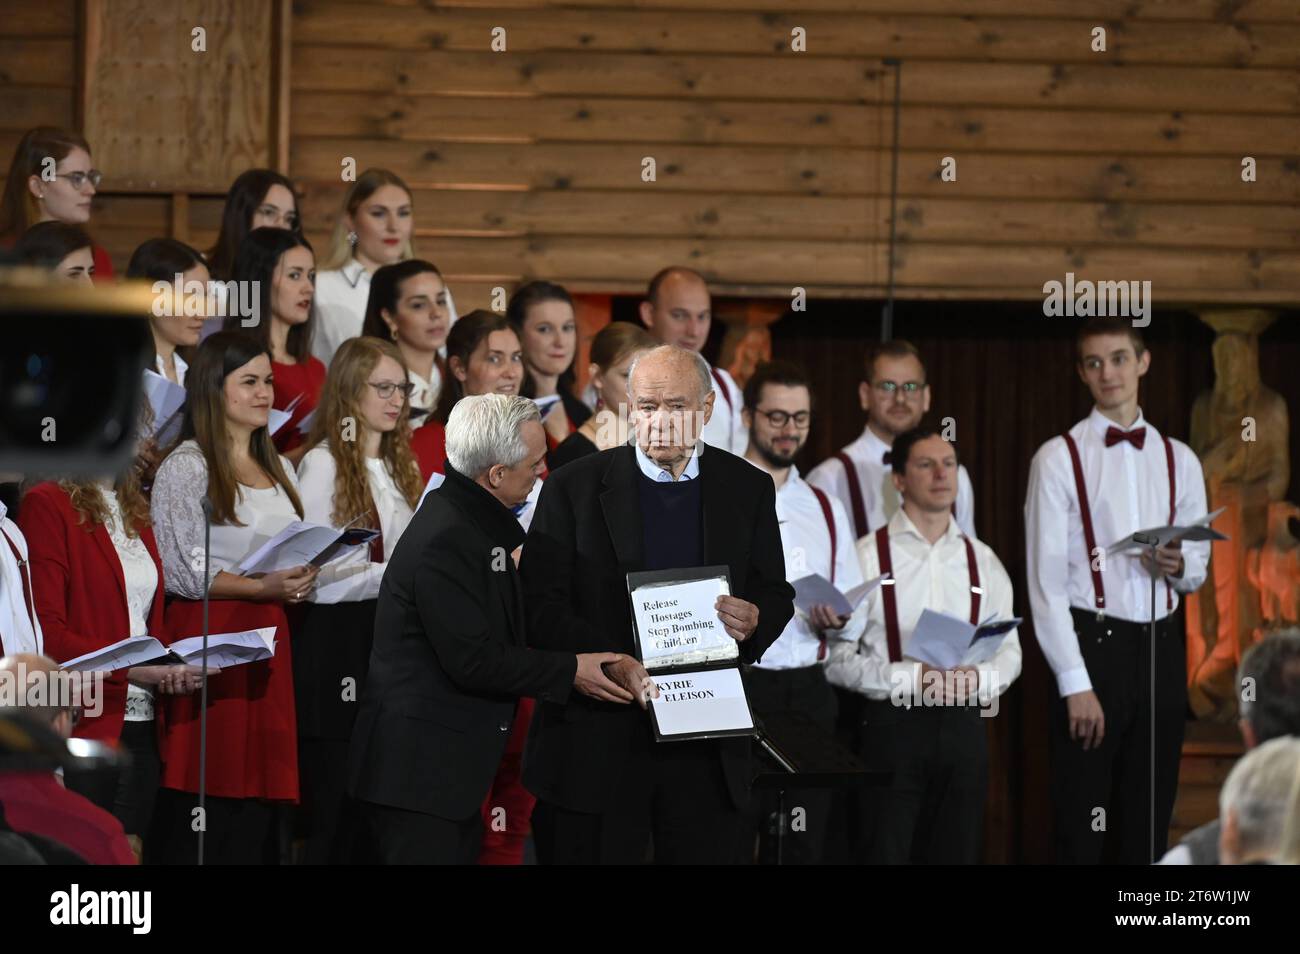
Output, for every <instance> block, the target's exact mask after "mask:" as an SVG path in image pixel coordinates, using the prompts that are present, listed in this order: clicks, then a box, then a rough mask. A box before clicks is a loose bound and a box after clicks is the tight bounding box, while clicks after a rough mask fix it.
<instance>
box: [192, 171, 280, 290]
mask: <svg viewBox="0 0 1300 954" xmlns="http://www.w3.org/2000/svg"><path fill="white" fill-rule="evenodd" d="M263 228H266V229H286V230H288V231H290V232H299V233H301V232H302V224H301V222H300V221H299V218H298V195H297V193H296V192H295V191H294V188H293V183H292V182H290V181H289V179H288V178H287V177H285V176H282V175H281V174H280V173H278V172H276V171H274V170H273V169H249V170H248V171H247V172H242V173H240V175H239V176H238V178H236V179H235V181H234V182H232V183H231V185H230V191H229V192H227V193H226V205H225V208H224V209H223V210H222V213H221V231H220V232H218V233H217V244H216V245H214V246H213V247H212V250H211V251H210V252H208V262H209V267H210V268H211V270H212V275H213V277H214V278H216V279H218V280H219V281H227V280H228V279H229V278H230V273H231V272H232V271H233V270H234V267H235V255H236V253H237V252H238V251H239V246H240V245H241V244H242V243H243V241H244V239H245V238H247V237H248V233H249V232H251V231H253V230H254V229H263Z"/></svg>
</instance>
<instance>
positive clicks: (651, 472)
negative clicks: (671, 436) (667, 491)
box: [632, 443, 704, 484]
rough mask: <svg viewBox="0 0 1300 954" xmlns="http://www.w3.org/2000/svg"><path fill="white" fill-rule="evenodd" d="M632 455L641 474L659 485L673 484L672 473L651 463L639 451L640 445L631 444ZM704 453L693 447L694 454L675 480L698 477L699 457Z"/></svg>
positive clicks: (699, 447)
mask: <svg viewBox="0 0 1300 954" xmlns="http://www.w3.org/2000/svg"><path fill="white" fill-rule="evenodd" d="M632 447H633V448H634V453H635V454H636V465H637V466H638V467H640V468H641V473H643V474H645V475H646V476H647V477H649V478H650V479H651V480H653V481H655V482H656V483H660V484H667V483H675V482H676V481H675V480H674V478H673V474H672V471H670V470H668V469H667V468H665V467H660V466H659V465H658V464H656V463H655V462H654V461H652V460H651V459H650V457H649V455H647V454H646V452H645V451H643V450H642V449H641V445H640V444H635V443H634V444H633V445H632ZM703 453H704V448H703V447H701V446H699V445H698V444H696V445H695V453H694V454H692V455H691V456H690V457H689V458H688V459H687V461H686V469H685V470H683V471H682V475H681V476H680V477H678V478H676V480H694V479H695V478H697V477H699V476H700V455H701V454H703Z"/></svg>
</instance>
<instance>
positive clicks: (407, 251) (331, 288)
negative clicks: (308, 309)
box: [312, 169, 456, 365]
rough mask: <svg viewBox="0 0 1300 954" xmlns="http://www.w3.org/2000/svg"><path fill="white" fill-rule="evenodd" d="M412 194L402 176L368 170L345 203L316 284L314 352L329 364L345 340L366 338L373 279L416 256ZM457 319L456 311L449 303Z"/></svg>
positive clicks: (454, 317)
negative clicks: (387, 267) (381, 270)
mask: <svg viewBox="0 0 1300 954" xmlns="http://www.w3.org/2000/svg"><path fill="white" fill-rule="evenodd" d="M414 233H415V208H414V202H413V200H412V196H411V190H410V188H408V187H407V185H406V183H405V182H403V181H402V178H401V177H400V176H398V175H397V174H396V173H393V172H389V171H388V170H387V169H367V170H366V171H365V172H363V173H361V175H360V176H358V177H357V181H356V182H354V183H353V184H352V187H351V188H350V189H348V194H347V196H346V198H345V199H344V200H343V211H342V214H340V216H339V218H338V221H337V222H335V224H334V233H333V235H332V236H331V238H330V244H329V248H328V249H327V250H326V252H325V254H324V255H323V256H322V257H321V262H320V274H319V275H318V276H317V282H316V312H317V314H318V315H319V316H320V317H319V320H318V322H317V331H316V336H315V338H314V340H313V342H312V354H314V355H315V356H316V357H317V358H319V359H320V360H321V361H323V362H324V363H325V364H326V365H328V364H329V363H330V360H331V359H332V358H333V357H334V352H335V351H337V350H338V349H339V345H341V344H342V343H343V342H344V341H346V340H347V339H349V338H355V337H357V336H358V335H360V334H363V333H364V332H362V330H361V326H362V323H363V322H364V321H365V316H366V302H367V300H368V299H369V298H370V278H371V276H372V275H374V273H375V271H376V270H377V269H379V268H382V267H383V266H385V265H395V264H396V263H398V262H404V261H406V260H407V259H408V258H414V257H415V250H414V248H413V247H412V237H413V236H414ZM448 308H449V309H450V313H451V320H452V321H455V320H456V310H455V307H454V306H452V305H451V304H450V302H449V304H448Z"/></svg>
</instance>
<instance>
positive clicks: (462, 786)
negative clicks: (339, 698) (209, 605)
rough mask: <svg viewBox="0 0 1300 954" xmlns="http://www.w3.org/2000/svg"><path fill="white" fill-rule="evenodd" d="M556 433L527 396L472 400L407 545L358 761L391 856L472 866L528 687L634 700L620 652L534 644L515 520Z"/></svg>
mask: <svg viewBox="0 0 1300 954" xmlns="http://www.w3.org/2000/svg"><path fill="white" fill-rule="evenodd" d="M545 456H546V438H545V435H544V432H543V430H542V425H541V421H540V420H539V418H538V412H537V405H536V404H534V403H533V402H532V401H530V400H528V399H526V398H520V397H517V396H513V395H504V394H482V395H476V396H473V397H466V398H462V399H461V400H460V401H459V402H458V403H457V404H456V406H455V407H454V408H453V409H452V412H451V416H450V417H449V419H448V421H447V467H446V480H445V481H444V482H443V483H442V485H441V486H440V487H438V488H437V489H436V490H434V491H433V492H431V493H430V494H429V495H428V496H427V497H426V498H425V501H424V503H422V504H421V505H420V508H419V510H418V511H417V512H416V514H415V516H414V518H412V520H411V523H410V525H409V526H408V527H407V529H406V532H405V533H404V534H403V535H402V539H401V541H400V542H399V543H398V545H397V547H396V548H395V550H394V551H393V555H392V557H391V558H390V559H389V562H388V569H387V570H386V571H385V573H384V579H383V583H382V584H381V586H380V590H379V605H378V608H377V610H376V614H375V643H374V649H373V651H372V653H371V657H370V672H369V675H368V677H367V681H366V685H365V688H364V690H363V692H362V695H361V708H360V711H359V712H358V714H357V722H356V728H355V729H354V730H353V735H352V751H351V753H350V761H349V776H350V785H349V788H350V791H351V794H352V795H353V797H354V798H357V799H358V800H359V801H361V802H362V803H364V804H363V807H364V810H365V811H366V813H367V814H368V815H369V818H370V821H371V824H372V828H373V831H374V833H375V837H376V840H377V842H378V848H379V852H380V854H381V856H382V858H383V860H384V861H385V862H386V863H389V864H439V863H450V864H457V863H460V864H473V863H474V861H475V859H476V858H477V856H478V847H479V842H480V840H481V837H482V820H481V815H480V806H481V805H482V803H483V800H484V798H485V797H486V795H487V792H488V788H489V786H490V785H491V783H492V778H493V775H494V773H495V772H496V769H497V765H498V764H499V763H500V761H501V754H502V751H503V750H504V749H505V745H506V740H507V738H508V737H509V735H510V728H511V724H512V722H513V720H514V718H515V712H516V707H517V704H518V700H519V698H520V697H521V696H531V697H535V698H537V699H543V700H547V701H549V702H552V703H554V704H557V705H563V704H564V703H565V702H567V701H568V700H569V698H570V696H571V695H572V690H573V689H575V688H576V689H577V690H578V691H579V692H581V693H584V694H587V695H589V696H591V697H592V698H593V699H599V700H601V702H602V704H604V705H608V706H611V707H617V706H623V707H626V706H627V705H628V703H630V702H631V700H632V698H633V697H632V694H631V693H629V692H627V691H626V690H624V689H622V688H620V687H619V686H618V685H616V684H615V683H614V682H612V681H611V680H610V679H609V678H608V677H607V676H606V675H605V674H604V672H603V671H602V669H601V667H602V665H615V664H618V663H620V662H622V661H624V657H622V656H620V655H619V654H618V653H615V652H601V651H595V652H571V651H539V650H536V649H529V648H527V647H526V645H525V639H526V634H525V628H524V625H525V624H524V611H523V603H522V597H521V590H520V586H519V580H518V575H517V574H518V571H517V570H516V569H515V565H514V561H513V560H512V559H511V558H510V554H511V552H512V551H513V550H514V549H515V548H516V547H518V546H519V545H520V544H521V543H522V542H523V538H524V532H523V530H522V529H521V528H520V526H519V523H518V521H516V520H515V518H514V516H513V515H512V513H511V509H510V508H512V507H515V506H517V505H518V504H519V503H521V502H522V501H524V500H525V499H526V498H527V497H528V494H529V491H531V490H532V487H533V483H534V482H535V481H536V479H537V475H538V474H539V473H540V472H541V470H542V467H543V461H544V460H545Z"/></svg>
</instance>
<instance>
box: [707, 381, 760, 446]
mask: <svg viewBox="0 0 1300 954" xmlns="http://www.w3.org/2000/svg"><path fill="white" fill-rule="evenodd" d="M709 377H710V379H711V382H712V384H713V416H712V417H710V418H709V423H707V424H705V425H704V430H702V431H701V432H700V439H701V440H702V441H704V443H706V444H712V445H713V446H714V447H721V448H722V449H723V450H725V451H731V453H733V454H735V455H736V456H737V457H744V456H745V451H746V450H748V449H749V431H748V430H746V428H745V422H744V420H743V419H742V418H741V415H740V412H741V411H742V410H743V409H744V407H745V396H744V395H743V394H742V393H741V391H740V387H739V386H738V385H737V384H736V382H735V380H734V379H733V378H732V377H731V375H730V374H728V373H727V372H726V371H725V370H723V369H722V368H713V369H712V374H710V376H709ZM719 378H721V379H722V384H721V385H719V384H718V379H719ZM722 388H725V389H726V392H727V397H723V395H722V390H721V389H722ZM728 398H730V401H728Z"/></svg>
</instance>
